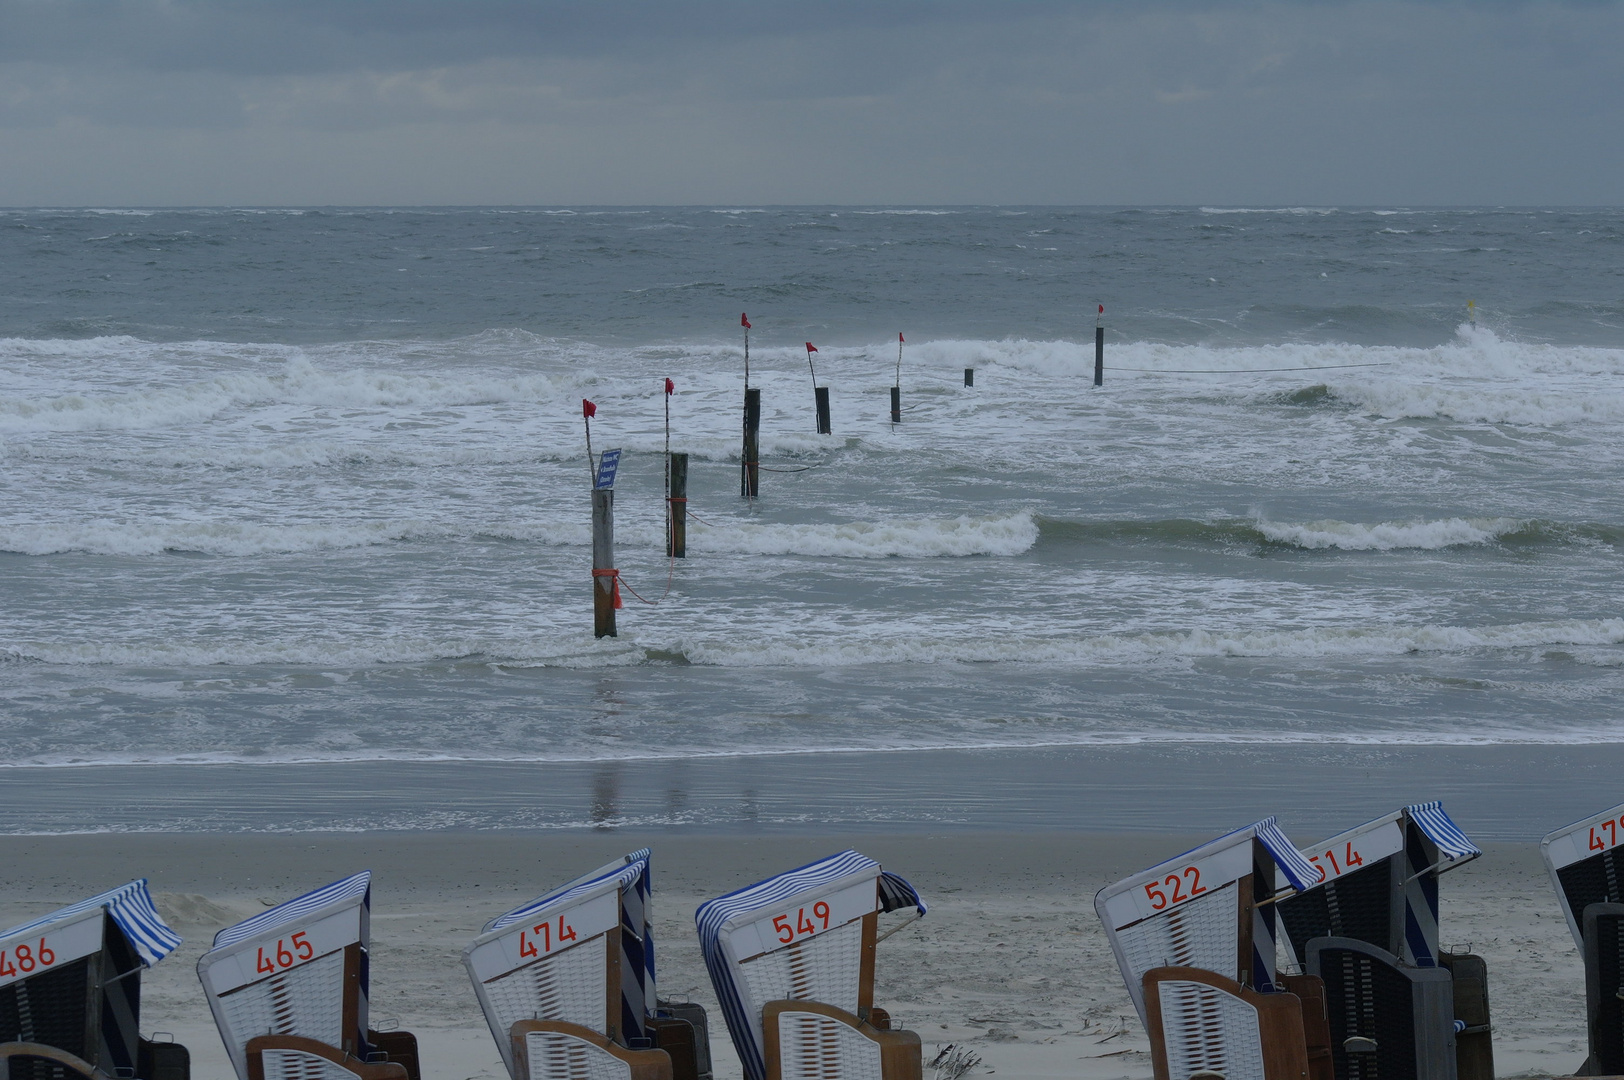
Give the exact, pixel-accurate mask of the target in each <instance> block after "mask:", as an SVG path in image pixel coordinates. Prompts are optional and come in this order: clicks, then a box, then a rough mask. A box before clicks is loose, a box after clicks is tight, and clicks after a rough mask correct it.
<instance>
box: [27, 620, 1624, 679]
mask: <svg viewBox="0 0 1624 1080" xmlns="http://www.w3.org/2000/svg"><path fill="white" fill-rule="evenodd" d="M656 635H657V631H654V630H651V631H649V632H648V633H636V634H634V633H632V632H625V635H624V636H622V637H620V638H618V639H614V640H613V641H610V640H608V639H605V640H603V641H601V642H594V641H592V640H591V639H590V638H588V637H587V636H586V635H585V632H584V631H583V632H582V633H580V634H557V635H550V636H538V637H533V638H531V637H516V636H493V637H488V638H482V637H474V636H464V637H444V638H437V637H426V636H414V635H395V636H387V637H375V638H373V637H365V636H362V635H346V636H345V637H343V638H331V639H329V638H323V637H314V636H311V635H301V636H298V637H288V638H286V639H276V640H230V639H222V638H220V637H210V638H208V639H203V640H191V641H188V640H185V639H179V638H174V639H166V640H163V641H143V642H50V641H10V642H0V660H9V661H10V662H12V663H44V664H52V665H111V666H115V667H132V666H133V667H151V666H174V667H207V666H214V665H231V666H249V665H315V666H318V667H320V668H322V669H324V670H329V669H331V670H344V669H353V668H365V667H370V666H373V665H376V664H425V663H440V662H448V661H477V662H480V663H489V664H496V665H501V666H511V667H574V668H595V667H604V666H615V667H619V666H625V665H632V664H643V663H647V662H650V660H651V658H652V659H653V661H654V662H656V663H659V662H664V660H665V658H668V657H673V656H675V657H681V658H683V659H685V660H686V661H687V662H688V663H690V664H698V665H703V666H712V667H725V668H760V667H786V668H831V667H854V666H860V665H886V664H940V663H961V664H962V663H1020V664H1065V665H1082V666H1085V667H1094V666H1112V667H1115V666H1123V665H1130V666H1142V665H1146V664H1166V663H1171V664H1183V663H1188V662H1190V661H1194V660H1203V659H1220V658H1229V657H1243V658H1248V659H1264V660H1268V659H1278V660H1304V659H1320V660H1325V659H1328V660H1338V659H1358V658H1375V657H1383V656H1402V655H1405V654H1409V653H1463V652H1471V651H1478V650H1504V649H1527V648H1550V647H1553V646H1591V647H1600V646H1609V645H1619V644H1624V619H1565V620H1549V621H1540V622H1523V623H1511V624H1506V625H1501V626H1482V627H1466V626H1438V625H1394V626H1349V627H1312V628H1306V629H1299V630H1254V631H1234V632H1224V631H1217V630H1188V631H1176V632H1167V633H1140V634H1093V635H1055V636H1048V637H1042V636H1034V635H1026V634H981V635H977V636H944V635H932V634H928V633H925V634H919V633H914V634H909V635H907V636H902V635H896V636H883V635H865V634H860V633H842V634H799V633H797V634H789V633H762V632H760V631H759V630H758V631H757V632H754V633H752V634H750V635H749V636H746V637H739V636H717V635H709V634H696V635H694V636H692V637H688V638H678V639H673V640H667V639H664V638H659V637H657V636H656Z"/></svg>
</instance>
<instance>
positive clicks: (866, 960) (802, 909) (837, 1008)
mask: <svg viewBox="0 0 1624 1080" xmlns="http://www.w3.org/2000/svg"><path fill="white" fill-rule="evenodd" d="M909 907H911V908H913V909H914V911H915V912H916V914H915V916H914V918H918V917H920V916H923V915H924V914H925V911H926V907H925V903H924V901H922V900H921V899H920V898H919V894H918V893H917V892H915V891H914V888H913V886H912V885H909V884H908V883H907V882H906V881H904V880H903V879H902V878H900V877H898V876H897V875H895V874H891V873H887V872H885V871H883V870H881V869H880V864H879V863H877V862H875V861H874V860H873V859H870V858H868V857H867V856H865V855H860V854H858V853H857V852H855V851H842V852H840V853H839V854H837V855H831V856H829V857H828V858H826V859H820V860H819V861H817V862H815V863H810V864H808V865H806V866H803V867H800V868H799V869H796V870H791V871H789V872H787V873H783V874H779V875H778V876H776V877H772V878H768V879H767V880H766V881H762V882H759V883H758V884H755V885H751V886H749V887H748V888H744V889H740V890H738V891H737V892H732V893H729V894H727V895H726V896H720V897H717V898H716V899H714V900H707V901H706V902H705V903H703V904H701V905H700V907H699V910H698V911H696V912H695V913H694V922H695V923H696V924H697V926H698V929H699V946H700V949H701V951H702V952H703V953H704V956H705V966H706V968H707V969H709V971H710V977H711V983H712V985H714V986H715V988H716V996H717V999H718V1000H719V1001H720V1002H721V1005H722V1015H723V1016H724V1017H725V1018H726V1020H727V1028H728V1033H729V1034H730V1035H731V1036H732V1037H733V1046H734V1048H735V1049H737V1050H738V1052H739V1060H740V1063H741V1064H742V1065H743V1067H744V1077H745V1080H813V1078H816V1080H845V1078H854V1077H863V1078H865V1080H919V1077H920V1074H921V1071H922V1068H923V1062H922V1058H921V1054H920V1042H919V1036H918V1035H916V1034H914V1033H913V1032H911V1031H900V1030H892V1028H891V1020H890V1016H889V1015H888V1014H887V1013H886V1012H885V1010H883V1009H878V1008H875V1007H874V962H875V959H874V958H875V946H876V945H877V944H878V943H879V941H881V940H883V938H884V937H889V936H890V934H892V933H895V932H896V930H898V929H900V928H901V925H904V924H899V925H898V926H895V927H892V928H891V929H890V930H889V931H887V933H886V934H885V935H880V934H879V932H878V927H879V916H880V914H881V913H882V912H889V911H898V910H901V909H904V908H909ZM909 921H912V920H911V919H910V920H909Z"/></svg>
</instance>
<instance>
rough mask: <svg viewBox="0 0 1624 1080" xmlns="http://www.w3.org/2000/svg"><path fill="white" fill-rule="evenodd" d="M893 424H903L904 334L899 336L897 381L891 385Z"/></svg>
mask: <svg viewBox="0 0 1624 1080" xmlns="http://www.w3.org/2000/svg"><path fill="white" fill-rule="evenodd" d="M891 422H892V423H893V424H900V423H902V334H901V333H900V332H898V334H897V379H896V382H894V383H892V384H891Z"/></svg>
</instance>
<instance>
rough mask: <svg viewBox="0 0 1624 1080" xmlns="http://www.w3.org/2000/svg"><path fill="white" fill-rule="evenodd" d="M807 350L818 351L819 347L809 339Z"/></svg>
mask: <svg viewBox="0 0 1624 1080" xmlns="http://www.w3.org/2000/svg"><path fill="white" fill-rule="evenodd" d="M806 351H807V352H817V351H818V347H817V346H816V345H814V344H812V343H811V342H810V341H809V342H807V343H806Z"/></svg>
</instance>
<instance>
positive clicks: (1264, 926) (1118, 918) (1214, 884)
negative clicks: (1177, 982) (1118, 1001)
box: [1094, 818, 1316, 1030]
mask: <svg viewBox="0 0 1624 1080" xmlns="http://www.w3.org/2000/svg"><path fill="white" fill-rule="evenodd" d="M1277 869H1278V870H1279V871H1280V873H1281V874H1282V875H1284V878H1285V881H1286V883H1287V884H1286V889H1287V890H1288V891H1289V890H1291V889H1302V888H1306V887H1307V886H1308V884H1310V883H1311V882H1313V881H1314V880H1315V874H1316V871H1315V869H1314V866H1313V864H1311V863H1310V862H1309V861H1308V860H1307V859H1305V858H1304V857H1303V855H1302V854H1301V853H1300V852H1299V851H1298V850H1297V848H1296V847H1295V846H1293V845H1292V843H1291V841H1290V840H1288V839H1286V835H1285V834H1284V833H1282V832H1281V831H1280V829H1279V827H1278V826H1277V825H1276V824H1275V821H1274V818H1266V819H1264V820H1263V821H1260V822H1258V823H1256V824H1255V825H1248V826H1246V827H1245V828H1244V829H1236V830H1235V831H1234V832H1231V833H1227V834H1225V835H1223V836H1220V837H1219V838H1217V839H1216V840H1212V841H1209V842H1207V843H1205V844H1202V845H1201V846H1200V847H1198V848H1195V849H1194V850H1192V851H1188V852H1185V853H1184V854H1183V855H1180V856H1179V857H1178V858H1176V859H1169V860H1168V861H1167V862H1164V863H1160V864H1159V865H1157V866H1153V867H1151V868H1150V869H1149V870H1145V871H1142V872H1140V873H1138V874H1134V875H1133V876H1132V877H1128V878H1124V879H1123V880H1122V881H1119V882H1117V883H1116V884H1114V885H1108V886H1106V887H1105V888H1103V889H1101V890H1100V891H1099V893H1098V894H1097V895H1096V896H1095V897H1094V910H1095V911H1097V912H1098V913H1099V916H1100V921H1101V922H1102V923H1103V924H1104V926H1105V936H1106V938H1107V939H1108V940H1109V941H1110V942H1111V949H1112V951H1113V952H1114V953H1115V954H1116V959H1117V965H1118V967H1120V968H1121V971H1122V981H1123V982H1124V983H1126V984H1127V988H1128V994H1129V996H1130V997H1131V998H1132V999H1133V1004H1134V1008H1136V1009H1137V1010H1138V1011H1139V1018H1140V1020H1141V1021H1143V1022H1144V1023H1145V1025H1146V1029H1147V1030H1148V1029H1149V1026H1150V1025H1149V1019H1148V1014H1147V1013H1146V1010H1145V997H1144V977H1145V973H1146V972H1148V971H1150V970H1152V969H1153V968H1161V967H1191V968H1201V969H1203V970H1206V971H1211V972H1214V973H1216V974H1218V975H1222V976H1224V977H1225V978H1227V979H1233V980H1234V981H1235V982H1237V983H1239V984H1240V985H1241V986H1245V987H1248V988H1250V989H1252V990H1257V991H1259V992H1262V993H1268V992H1271V991H1276V990H1280V989H1282V987H1281V985H1280V980H1279V976H1278V975H1277V973H1276V968H1275V921H1274V908H1273V906H1272V903H1273V901H1275V900H1276V899H1277V895H1276V893H1275V890H1274V888H1273V886H1274V880H1275V872H1276V870H1277Z"/></svg>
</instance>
